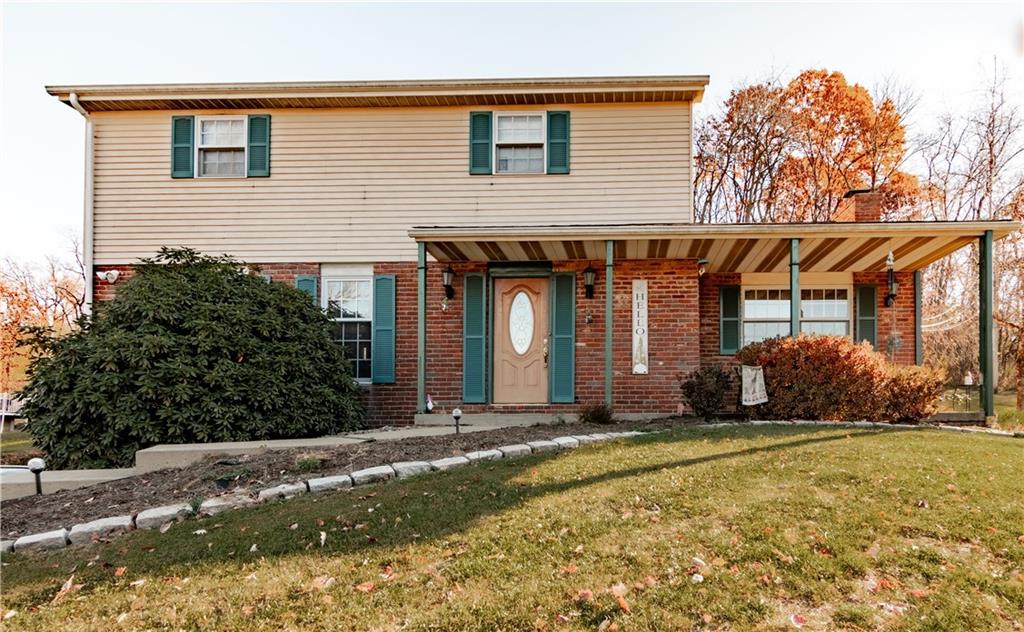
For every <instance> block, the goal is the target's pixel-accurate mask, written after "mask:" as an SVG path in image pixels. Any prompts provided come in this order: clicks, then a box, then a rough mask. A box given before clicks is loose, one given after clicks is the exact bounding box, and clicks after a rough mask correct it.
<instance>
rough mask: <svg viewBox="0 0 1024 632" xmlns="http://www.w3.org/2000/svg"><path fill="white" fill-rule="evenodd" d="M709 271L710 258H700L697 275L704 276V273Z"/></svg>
mask: <svg viewBox="0 0 1024 632" xmlns="http://www.w3.org/2000/svg"><path fill="white" fill-rule="evenodd" d="M707 271H708V260H707V259H698V260H697V276H699V277H702V276H704V273H705V272H707Z"/></svg>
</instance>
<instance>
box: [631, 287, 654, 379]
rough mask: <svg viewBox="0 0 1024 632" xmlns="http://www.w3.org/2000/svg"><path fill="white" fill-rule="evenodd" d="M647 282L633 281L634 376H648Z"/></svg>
mask: <svg viewBox="0 0 1024 632" xmlns="http://www.w3.org/2000/svg"><path fill="white" fill-rule="evenodd" d="M649 365H650V361H649V359H648V353H647V280H646V279H633V374H634V375H647V367H648V366H649Z"/></svg>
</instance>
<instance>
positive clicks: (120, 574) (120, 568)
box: [114, 566, 128, 577]
mask: <svg viewBox="0 0 1024 632" xmlns="http://www.w3.org/2000/svg"><path fill="white" fill-rule="evenodd" d="M127 571H128V567H127V566H118V567H117V570H115V571H114V577H124V574H125V573H126V572H127Z"/></svg>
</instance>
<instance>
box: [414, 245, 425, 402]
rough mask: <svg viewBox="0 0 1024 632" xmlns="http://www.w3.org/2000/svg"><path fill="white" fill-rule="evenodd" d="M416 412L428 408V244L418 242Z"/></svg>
mask: <svg viewBox="0 0 1024 632" xmlns="http://www.w3.org/2000/svg"><path fill="white" fill-rule="evenodd" d="M416 248H417V252H416V412H417V413H422V412H426V409H427V245H426V244H425V243H423V242H422V241H421V242H419V243H417V244H416Z"/></svg>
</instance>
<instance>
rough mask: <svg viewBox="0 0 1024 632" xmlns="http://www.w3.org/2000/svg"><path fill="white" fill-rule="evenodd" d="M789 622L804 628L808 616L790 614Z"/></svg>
mask: <svg viewBox="0 0 1024 632" xmlns="http://www.w3.org/2000/svg"><path fill="white" fill-rule="evenodd" d="M789 622H790V623H792V624H793V627H794V628H802V627H804V624H805V623H807V617H805V616H803V615H802V614H797V613H795V612H794V613H793V614H791V615H789Z"/></svg>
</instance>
